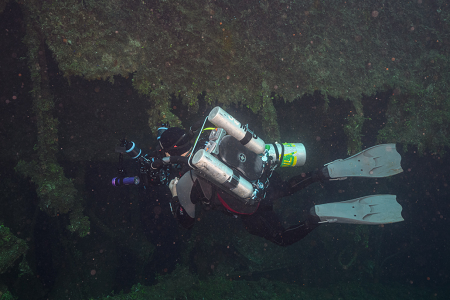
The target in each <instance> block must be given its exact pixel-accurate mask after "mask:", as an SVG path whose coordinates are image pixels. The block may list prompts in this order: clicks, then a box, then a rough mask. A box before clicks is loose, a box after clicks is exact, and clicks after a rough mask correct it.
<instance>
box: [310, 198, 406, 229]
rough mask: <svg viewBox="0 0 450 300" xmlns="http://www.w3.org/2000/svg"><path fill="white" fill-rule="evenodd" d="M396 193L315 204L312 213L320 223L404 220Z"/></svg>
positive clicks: (370, 222)
mask: <svg viewBox="0 0 450 300" xmlns="http://www.w3.org/2000/svg"><path fill="white" fill-rule="evenodd" d="M401 212H402V206H401V205H400V204H399V203H398V202H397V199H396V196H395V195H372V196H366V197H361V198H356V199H353V200H347V201H342V202H335V203H327V204H320V205H315V206H313V207H312V208H311V211H310V214H311V215H313V216H317V217H319V218H320V221H321V222H319V223H349V224H368V225H378V224H387V223H395V222H401V221H403V217H402V215H401Z"/></svg>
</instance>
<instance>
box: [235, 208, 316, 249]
mask: <svg viewBox="0 0 450 300" xmlns="http://www.w3.org/2000/svg"><path fill="white" fill-rule="evenodd" d="M242 220H243V222H244V226H245V229H247V231H248V232H249V233H251V234H253V235H257V236H260V237H263V238H265V239H266V240H268V241H271V242H273V243H275V244H277V245H279V246H289V245H292V244H293V243H295V242H298V241H299V240H301V239H303V238H304V237H305V236H307V235H308V233H310V232H311V231H313V230H314V229H315V228H316V227H317V226H319V225H320V224H319V221H320V219H319V218H318V217H316V216H312V215H310V216H308V220H306V221H304V222H300V223H299V224H298V225H295V226H291V227H289V228H288V229H285V228H284V227H283V226H282V225H281V222H280V220H279V219H278V216H277V215H276V214H275V213H274V212H273V211H264V212H259V211H257V212H256V213H254V214H253V215H249V216H244V217H242Z"/></svg>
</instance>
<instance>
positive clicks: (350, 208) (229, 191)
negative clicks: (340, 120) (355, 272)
mask: <svg viewBox="0 0 450 300" xmlns="http://www.w3.org/2000/svg"><path fill="white" fill-rule="evenodd" d="M207 121H208V122H210V123H212V124H213V125H214V127H212V128H205V124H206V122H207ZM200 126H201V128H200V129H199V130H198V132H199V133H198V135H197V138H196V140H195V143H194V145H192V143H191V140H192V138H193V136H194V133H195V132H196V131H194V130H192V128H197V127H200ZM208 132H209V136H207V133H208ZM205 135H206V136H205ZM158 143H159V145H158V148H159V151H158V153H159V154H158V155H157V156H155V157H151V159H148V158H146V157H144V156H142V155H141V151H140V150H137V149H136V147H135V145H134V143H126V142H125V143H124V144H123V145H122V147H121V148H119V150H117V148H116V151H117V152H120V153H128V154H129V155H131V156H132V157H133V158H136V159H139V160H140V161H141V163H142V162H143V163H142V166H143V167H141V174H145V175H146V176H147V177H148V174H152V175H151V176H150V177H151V178H153V179H154V178H156V177H158V178H161V179H158V182H159V183H163V184H167V185H168V186H169V189H170V191H171V193H172V199H171V201H170V203H169V204H170V208H171V210H172V214H173V215H174V217H175V218H176V219H177V220H178V222H179V223H180V224H181V225H182V226H183V227H185V228H188V229H189V228H192V226H193V225H194V223H195V219H196V207H200V206H201V207H203V209H206V210H219V211H222V212H224V213H226V214H228V215H232V216H235V217H240V218H241V219H242V221H243V224H244V226H245V228H246V230H247V231H248V232H249V233H251V234H253V235H257V236H260V237H263V238H265V239H267V240H269V241H271V242H273V243H275V244H277V245H280V246H288V245H292V244H293V243H295V242H297V241H299V240H301V239H303V238H304V237H305V236H306V235H308V233H310V232H311V231H312V230H314V229H315V228H317V227H318V226H319V225H320V224H324V223H350V224H373V225H377V224H387V223H394V222H400V221H403V218H402V216H401V211H402V207H401V205H400V204H399V203H398V202H397V200H396V196H395V195H371V196H365V197H360V198H356V199H352V200H347V201H341V202H334V203H327V204H321V205H315V206H313V207H311V209H310V211H309V214H308V217H307V218H306V220H305V221H303V222H299V223H298V224H296V225H293V226H290V227H288V228H285V227H284V226H283V225H282V224H281V221H280V220H279V218H278V216H277V215H276V213H275V212H274V211H273V203H274V202H275V201H276V200H278V199H280V198H283V197H286V196H290V195H293V194H294V193H296V192H298V191H300V190H302V189H304V188H306V187H307V186H309V185H310V184H312V183H315V182H326V181H331V180H344V179H346V178H347V177H373V178H378V177H388V176H392V175H395V174H398V173H401V172H402V171H403V170H402V168H401V165H400V161H401V156H400V154H399V153H398V152H397V150H396V147H395V144H382V145H377V146H374V147H371V148H368V149H366V150H364V151H362V152H360V153H358V154H355V155H353V156H351V157H349V158H347V159H338V160H335V161H333V162H330V163H328V164H326V165H325V166H323V167H321V168H319V169H318V170H316V171H312V172H308V173H306V174H305V173H303V174H301V175H297V176H294V177H292V178H290V179H289V180H287V181H284V180H282V179H281V176H280V175H279V174H278V173H277V172H276V171H275V169H276V168H277V167H294V166H303V165H304V164H305V162H306V150H305V147H304V145H303V144H301V143H283V144H279V143H273V144H265V142H264V141H263V140H262V139H261V138H259V137H258V136H257V135H256V134H254V133H253V132H252V131H251V130H250V129H249V128H248V125H242V124H241V123H240V122H239V121H238V120H236V119H235V118H233V117H232V116H231V115H229V114H228V113H227V112H225V111H224V110H223V109H222V108H220V107H215V108H214V109H212V111H211V112H210V113H209V115H208V117H207V118H206V119H205V120H204V121H203V124H202V125H198V126H192V127H191V129H189V131H185V130H183V129H181V128H178V127H170V128H167V127H161V128H159V129H158ZM169 166H170V168H171V169H170V171H164V172H161V170H168V167H169ZM174 166H178V167H174ZM164 168H166V169H164ZM152 170H154V171H152ZM149 171H150V172H149ZM169 173H170V175H168V174H169ZM155 174H158V176H156V175H155ZM144 178H145V177H144ZM153 179H152V180H153ZM146 181H148V179H146ZM125 182H129V183H125ZM132 182H134V183H135V184H138V183H139V178H138V177H137V176H136V177H127V178H123V177H116V178H114V179H113V185H121V184H132Z"/></svg>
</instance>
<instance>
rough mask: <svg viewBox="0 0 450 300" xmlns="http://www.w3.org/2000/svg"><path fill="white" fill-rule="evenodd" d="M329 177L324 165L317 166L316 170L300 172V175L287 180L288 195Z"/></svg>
mask: <svg viewBox="0 0 450 300" xmlns="http://www.w3.org/2000/svg"><path fill="white" fill-rule="evenodd" d="M328 179H330V175H329V174H328V169H327V168H326V167H322V168H319V169H318V170H315V171H312V172H308V173H302V174H300V175H297V176H294V177H292V178H291V179H289V180H288V182H287V186H288V195H292V194H294V193H296V192H298V191H300V190H302V189H304V188H306V187H307V186H308V185H310V184H312V183H314V182H318V181H321V182H324V181H326V180H328Z"/></svg>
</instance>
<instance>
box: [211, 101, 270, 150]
mask: <svg viewBox="0 0 450 300" xmlns="http://www.w3.org/2000/svg"><path fill="white" fill-rule="evenodd" d="M208 120H209V121H210V122H211V123H213V124H214V125H216V126H217V127H220V128H223V129H225V131H226V132H227V134H229V135H231V136H233V137H235V138H236V139H237V140H238V141H242V140H243V139H244V137H245V136H246V134H247V132H248V131H247V128H246V127H244V126H243V125H242V124H241V122H239V121H238V120H236V119H235V118H233V117H232V116H231V115H230V114H228V113H227V112H226V111H224V110H223V109H222V108H220V107H219V106H216V107H214V108H213V109H212V110H211V112H210V113H209V115H208ZM250 133H251V132H250ZM251 134H252V136H251V138H250V139H249V141H248V142H247V143H245V144H243V145H244V146H245V147H247V149H249V150H250V151H252V152H255V153H256V154H262V153H264V150H265V143H264V141H263V140H262V139H260V138H259V137H258V136H256V134H254V133H251Z"/></svg>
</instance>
